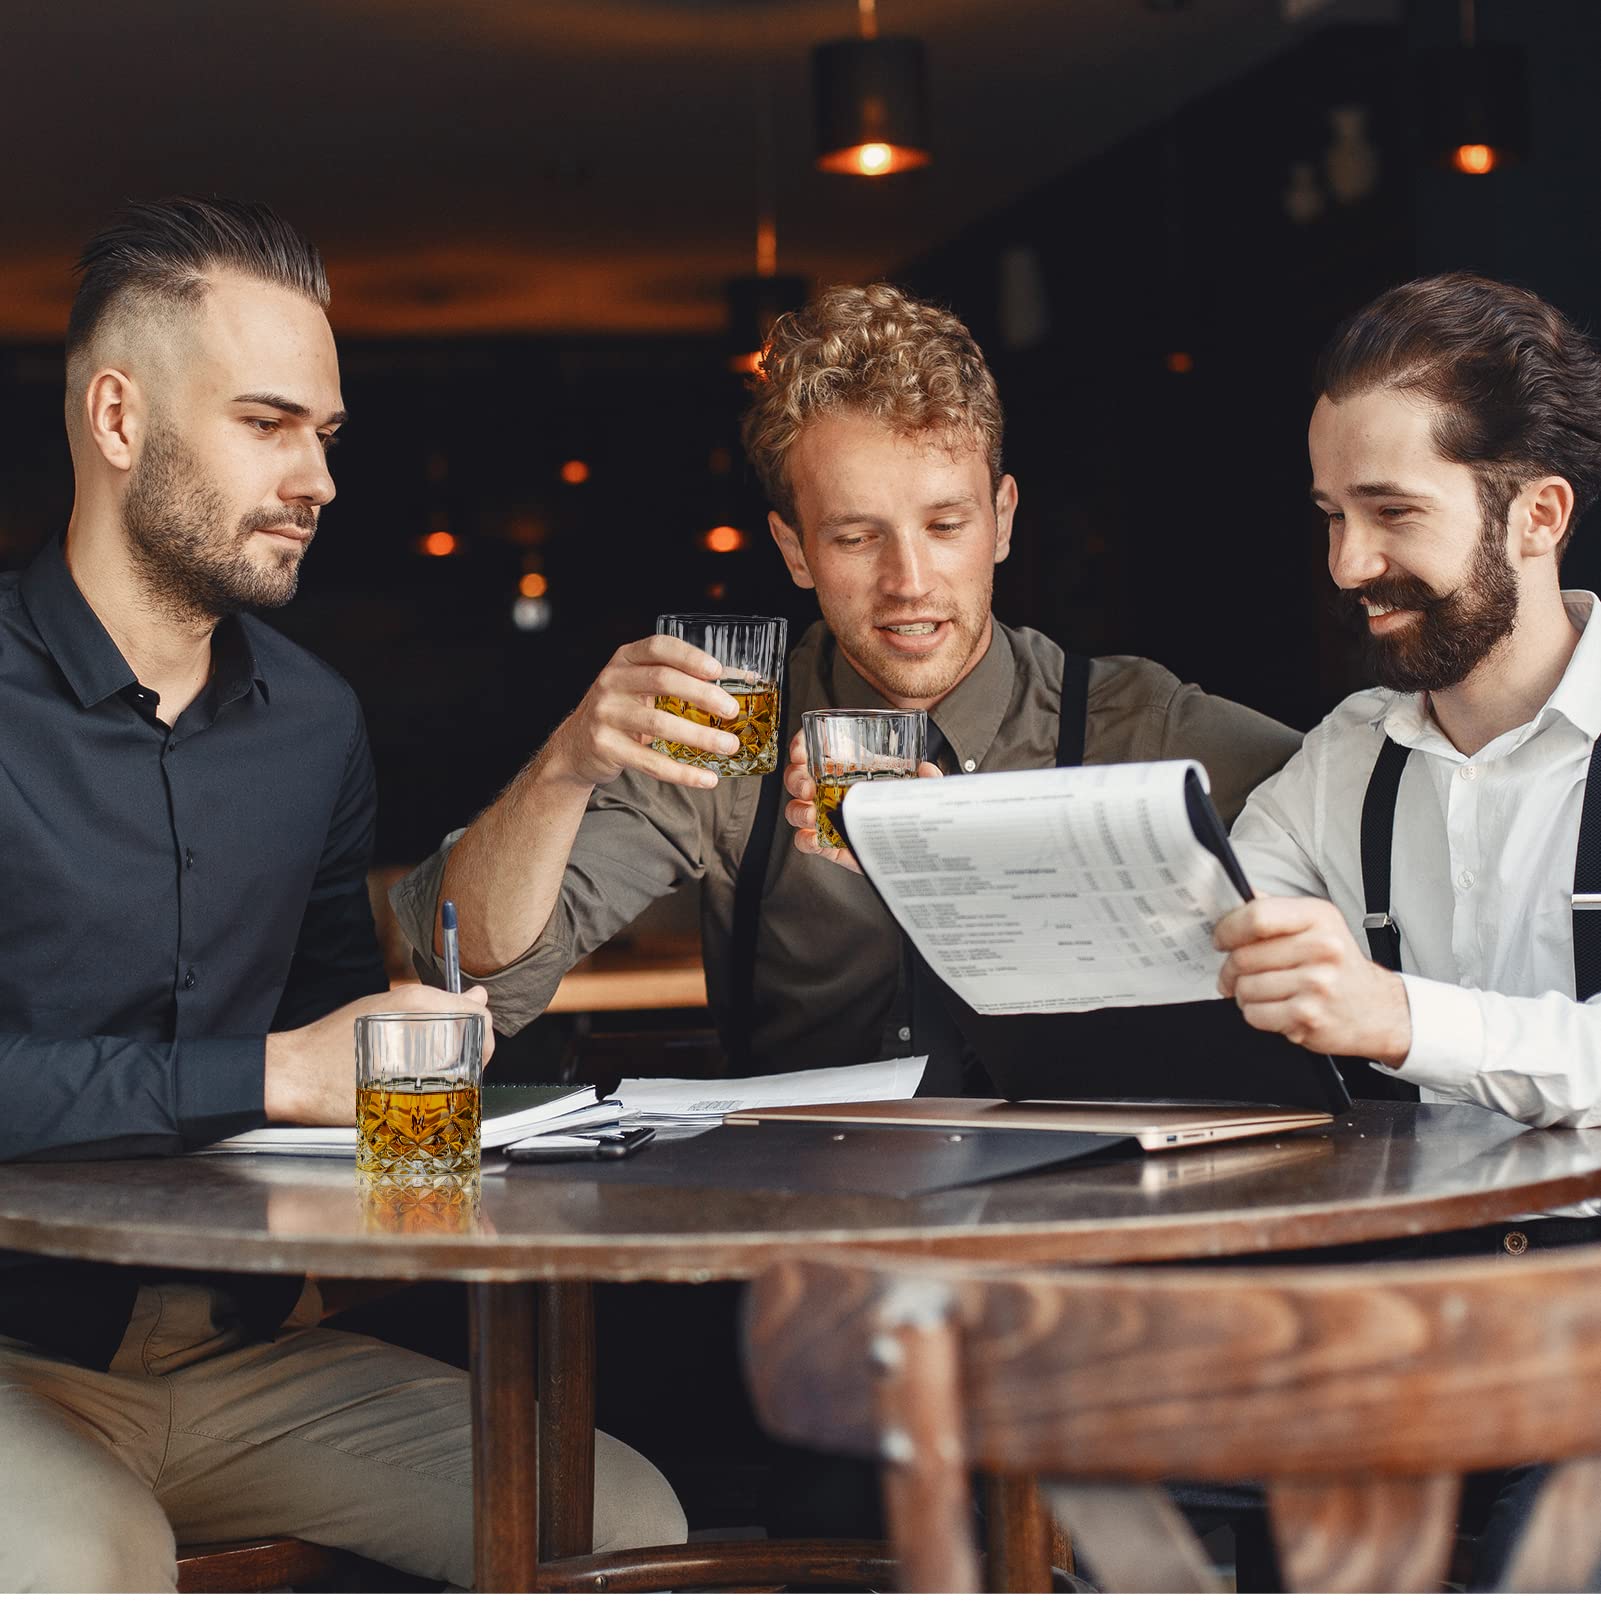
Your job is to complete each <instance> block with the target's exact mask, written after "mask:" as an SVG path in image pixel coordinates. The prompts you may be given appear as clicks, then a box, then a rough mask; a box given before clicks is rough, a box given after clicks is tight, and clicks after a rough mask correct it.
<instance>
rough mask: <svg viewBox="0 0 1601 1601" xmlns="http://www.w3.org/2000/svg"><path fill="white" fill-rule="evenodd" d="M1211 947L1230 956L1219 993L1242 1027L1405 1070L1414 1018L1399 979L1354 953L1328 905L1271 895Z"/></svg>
mask: <svg viewBox="0 0 1601 1601" xmlns="http://www.w3.org/2000/svg"><path fill="white" fill-rule="evenodd" d="M1212 942H1213V944H1215V945H1216V946H1217V948H1218V949H1219V950H1220V951H1227V952H1228V953H1229V957H1228V960H1227V961H1226V962H1224V964H1223V971H1222V972H1221V973H1220V974H1219V975H1218V981H1217V987H1218V989H1219V990H1220V991H1221V992H1222V993H1223V994H1224V995H1229V996H1232V997H1233V998H1234V1001H1235V1002H1236V1004H1237V1005H1238V1006H1239V1008H1240V1010H1241V1012H1243V1013H1244V1014H1245V1021H1246V1022H1247V1023H1249V1024H1250V1025H1251V1027H1252V1028H1259V1029H1261V1030H1262V1031H1263V1032H1264V1033H1268V1034H1282V1035H1284V1037H1285V1038H1286V1039H1289V1040H1292V1041H1293V1042H1294V1043H1295V1044H1297V1045H1304V1046H1305V1047H1306V1048H1307V1049H1308V1050H1311V1051H1326V1052H1328V1053H1329V1054H1331V1055H1334V1056H1363V1057H1367V1058H1368V1059H1369V1060H1371V1061H1375V1062H1383V1063H1384V1064H1385V1065H1386V1066H1387V1067H1399V1066H1400V1065H1401V1064H1402V1063H1403V1062H1404V1061H1405V1060H1406V1058H1407V1053H1408V1052H1409V1051H1410V1050H1411V1049H1412V1013H1411V1009H1410V1008H1409V1007H1408V1005H1407V999H1406V986H1405V985H1404V984H1403V983H1402V982H1401V980H1400V977H1399V975H1397V974H1395V973H1392V972H1390V970H1389V969H1388V968H1384V967H1380V966H1379V964H1378V963H1377V962H1371V961H1369V960H1368V958H1367V957H1366V956H1364V955H1363V954H1362V952H1361V951H1360V950H1359V949H1358V948H1357V944H1356V940H1355V939H1354V938H1353V937H1352V935H1351V930H1350V928H1349V927H1348V926H1347V924H1346V921H1345V919H1344V918H1343V917H1342V916H1341V915H1340V913H1339V910H1338V909H1337V908H1336V907H1334V906H1332V905H1330V903H1329V902H1328V901H1324V900H1317V899H1315V898H1312V897H1306V898H1299V897H1288V896H1264V897H1262V898H1261V899H1258V900H1254V901H1249V902H1247V904H1246V905H1244V906H1242V907H1240V908H1239V909H1238V910H1237V911H1232V912H1230V913H1229V914H1228V916H1227V917H1225V918H1224V919H1223V920H1222V922H1220V923H1219V924H1218V925H1217V928H1216V930H1215V931H1214V932H1213V936H1212Z"/></svg>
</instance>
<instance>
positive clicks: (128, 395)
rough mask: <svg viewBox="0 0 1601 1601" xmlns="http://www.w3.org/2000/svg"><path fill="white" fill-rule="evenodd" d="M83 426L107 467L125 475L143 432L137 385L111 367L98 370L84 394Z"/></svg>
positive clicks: (140, 400) (141, 398) (142, 415)
mask: <svg viewBox="0 0 1601 1601" xmlns="http://www.w3.org/2000/svg"><path fill="white" fill-rule="evenodd" d="M84 426H85V428H86V429H87V431H88V434H89V438H90V440H91V442H92V443H93V445H94V447H95V449H96V450H98V451H99V452H100V454H101V456H102V457H103V458H104V459H105V461H106V463H107V465H108V466H111V467H115V468H117V469H118V471H120V472H127V471H128V469H129V468H130V467H132V466H133V462H134V457H135V455H136V454H137V452H138V448H139V443H140V437H141V435H142V433H143V429H144V403H143V397H142V396H141V395H140V393H139V386H138V384H137V383H135V382H134V380H133V379H132V378H130V377H129V376H128V375H127V374H126V373H125V372H119V371H118V370H117V369H116V368H115V367H102V368H101V369H100V371H99V372H97V373H96V374H95V375H94V377H93V378H91V379H90V380H89V387H88V389H87V390H86V391H85V392H84Z"/></svg>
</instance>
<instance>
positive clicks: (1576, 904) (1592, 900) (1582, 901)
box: [1573, 891, 1601, 912]
mask: <svg viewBox="0 0 1601 1601" xmlns="http://www.w3.org/2000/svg"><path fill="white" fill-rule="evenodd" d="M1573 909H1574V911H1576V912H1595V911H1601V895H1595V894H1582V895H1581V894H1579V893H1578V892H1577V891H1575V893H1574V896H1573Z"/></svg>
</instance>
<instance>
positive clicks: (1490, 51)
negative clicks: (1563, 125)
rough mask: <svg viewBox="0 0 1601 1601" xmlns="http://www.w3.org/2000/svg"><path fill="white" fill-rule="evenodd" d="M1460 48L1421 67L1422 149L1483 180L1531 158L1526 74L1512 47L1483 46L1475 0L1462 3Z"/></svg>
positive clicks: (1518, 52)
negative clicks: (1529, 156)
mask: <svg viewBox="0 0 1601 1601" xmlns="http://www.w3.org/2000/svg"><path fill="white" fill-rule="evenodd" d="M1461 7H1462V12H1461V43H1460V45H1459V46H1458V47H1457V48H1456V49H1454V50H1438V51H1433V52H1431V53H1430V54H1429V55H1427V56H1426V57H1425V58H1424V60H1423V62H1422V66H1423V88H1424V101H1423V104H1424V116H1425V119H1426V122H1425V128H1424V144H1425V148H1426V151H1427V154H1428V157H1429V159H1430V160H1431V161H1433V162H1435V163H1437V164H1438V165H1441V166H1445V167H1449V168H1450V169H1451V170H1452V171H1454V172H1459V173H1462V174H1463V175H1464V176H1466V177H1470V178H1482V177H1484V176H1486V175H1487V174H1489V173H1492V172H1496V171H1498V170H1500V169H1501V168H1503V167H1506V166H1510V165H1512V164H1513V163H1514V162H1518V161H1522V160H1524V159H1526V158H1527V156H1528V143H1529V138H1528V135H1529V91H1528V70H1527V66H1526V63H1525V61H1524V56H1523V52H1522V51H1521V50H1520V49H1519V48H1518V47H1517V46H1516V45H1512V44H1501V43H1496V44H1482V43H1480V41H1479V39H1478V36H1477V34H1478V30H1477V25H1476V24H1477V18H1476V15H1475V0H1461Z"/></svg>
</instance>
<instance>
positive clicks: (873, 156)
mask: <svg viewBox="0 0 1601 1601" xmlns="http://www.w3.org/2000/svg"><path fill="white" fill-rule="evenodd" d="M890 160H891V152H890V148H889V146H888V145H863V146H862V147H861V149H860V150H858V151H857V152H856V165H857V166H859V167H860V168H861V169H862V171H863V172H865V173H877V172H883V171H885V170H886V169H887V168H888V166H889V164H890Z"/></svg>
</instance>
